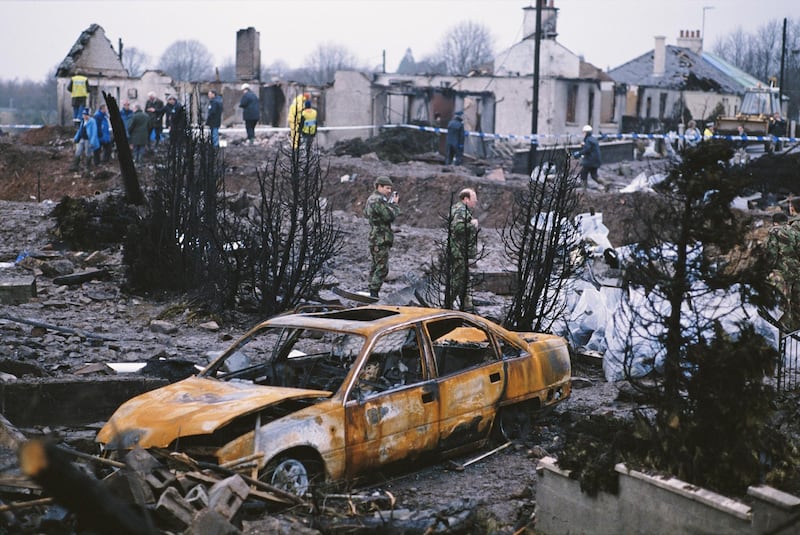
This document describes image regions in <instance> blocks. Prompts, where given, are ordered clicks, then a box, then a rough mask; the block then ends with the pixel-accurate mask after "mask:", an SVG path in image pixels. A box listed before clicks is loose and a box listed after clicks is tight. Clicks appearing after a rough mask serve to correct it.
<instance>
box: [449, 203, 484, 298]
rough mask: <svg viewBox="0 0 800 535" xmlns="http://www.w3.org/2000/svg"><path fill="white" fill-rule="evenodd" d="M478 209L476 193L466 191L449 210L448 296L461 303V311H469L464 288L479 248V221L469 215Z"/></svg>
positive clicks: (467, 295) (466, 293) (465, 288)
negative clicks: (449, 283) (470, 264)
mask: <svg viewBox="0 0 800 535" xmlns="http://www.w3.org/2000/svg"><path fill="white" fill-rule="evenodd" d="M477 205H478V195H477V193H475V190H473V189H470V188H465V189H463V190H461V192H460V193H459V194H458V202H457V203H455V204H454V205H453V206H452V207H451V208H450V229H449V232H450V247H449V253H450V258H449V260H450V262H449V264H450V268H451V271H450V273H451V278H450V281H451V285H450V287H451V294H450V295H451V296H452V298H453V300H455V298H458V299H459V300H460V301H461V304H462V306H461V309H462V310H471V309H472V300H471V299H470V297H469V294H468V292H467V287H466V285H467V278H468V269H469V263H470V262H469V261H470V259H474V258H475V255H476V254H477V248H478V220H477V219H475V217H473V215H472V210H474V209H475V207H476V206H477Z"/></svg>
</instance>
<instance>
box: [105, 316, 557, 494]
mask: <svg viewBox="0 0 800 535" xmlns="http://www.w3.org/2000/svg"><path fill="white" fill-rule="evenodd" d="M570 379H571V376H570V359H569V353H568V350H567V344H566V341H565V340H564V339H563V338H561V337H558V336H552V335H545V334H536V333H516V332H511V331H508V330H506V329H504V328H502V327H500V326H499V325H496V324H494V323H492V322H490V321H488V320H486V319H483V318H481V317H479V316H475V315H472V314H467V313H463V312H458V311H452V310H438V309H430V308H417V307H389V306H365V307H358V308H353V309H343V310H335V311H329V312H313V313H297V314H287V315H282V316H277V317H274V318H272V319H269V320H267V321H265V322H263V323H261V324H259V325H257V326H256V327H254V328H253V329H251V330H250V331H249V332H247V333H246V334H245V335H244V336H242V338H240V339H239V340H238V341H237V342H235V343H234V344H233V345H232V346H231V347H230V348H229V349H228V350H227V351H225V352H224V353H223V354H222V355H220V356H219V357H218V358H217V359H215V360H214V361H213V362H212V363H211V364H210V365H209V366H208V367H207V368H205V369H204V370H203V371H202V372H200V373H199V374H198V375H196V376H193V377H190V378H188V379H185V380H183V381H180V382H177V383H174V384H171V385H168V386H165V387H163V388H159V389H157V390H153V391H151V392H148V393H145V394H142V395H140V396H137V397H135V398H133V399H131V400H129V401H127V402H126V403H124V404H123V405H122V406H121V407H120V408H119V409H117V411H116V412H115V413H114V414H113V416H112V417H111V419H110V420H109V421H108V422H107V423H106V425H105V426H104V427H103V428H102V429H101V431H100V433H99V434H98V436H97V441H98V442H99V443H100V444H101V446H102V448H103V449H104V450H106V451H108V452H114V451H117V452H120V451H125V450H130V449H132V448H135V447H142V448H145V449H156V448H158V449H164V450H167V451H181V452H184V453H186V454H187V455H189V456H191V457H192V458H194V459H196V460H202V461H206V462H213V463H218V464H226V466H234V465H236V464H237V463H239V462H240V461H243V460H247V459H249V460H255V463H256V466H255V467H254V472H256V471H257V474H258V476H259V477H260V478H261V479H262V480H263V481H265V482H267V483H270V484H272V485H274V486H276V487H279V488H281V489H283V490H286V491H289V492H292V493H295V494H298V495H302V494H305V493H306V492H308V491H309V489H310V485H312V484H314V483H315V482H321V481H334V482H335V481H343V480H352V479H353V478H355V477H356V476H357V475H359V474H363V473H365V472H366V471H369V470H371V469H375V468H378V467H381V466H384V465H387V464H389V463H394V462H396V461H401V460H413V459H415V458H417V457H419V456H422V455H425V454H431V453H433V454H442V455H447V454H453V453H456V452H458V451H461V450H463V449H465V448H474V447H479V446H481V445H483V444H485V443H486V442H487V441H488V440H489V439H490V437H491V436H492V432H493V431H494V432H497V433H500V434H503V433H507V429H508V428H509V426H510V424H512V423H514V424H516V423H518V422H519V421H521V420H525V419H527V418H529V417H530V415H533V414H535V413H536V412H537V410H538V409H543V408H547V407H552V406H553V405H554V404H556V403H558V402H559V401H561V400H563V399H565V398H566V397H567V396H569V394H570ZM251 462H252V461H251Z"/></svg>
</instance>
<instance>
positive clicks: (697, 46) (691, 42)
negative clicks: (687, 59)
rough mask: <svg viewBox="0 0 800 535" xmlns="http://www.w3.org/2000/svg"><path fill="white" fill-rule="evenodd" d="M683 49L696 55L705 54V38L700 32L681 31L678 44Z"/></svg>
mask: <svg viewBox="0 0 800 535" xmlns="http://www.w3.org/2000/svg"><path fill="white" fill-rule="evenodd" d="M676 44H677V45H678V46H679V47H681V48H688V49H689V50H691V51H692V52H694V53H695V54H702V53H703V37H702V36H701V35H700V30H681V33H680V35H679V36H678V42H677V43H676Z"/></svg>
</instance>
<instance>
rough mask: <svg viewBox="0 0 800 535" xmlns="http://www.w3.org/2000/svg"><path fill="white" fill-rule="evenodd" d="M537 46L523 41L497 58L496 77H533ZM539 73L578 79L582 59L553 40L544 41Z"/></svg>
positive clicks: (495, 63)
mask: <svg viewBox="0 0 800 535" xmlns="http://www.w3.org/2000/svg"><path fill="white" fill-rule="evenodd" d="M535 48H536V44H535V42H534V41H533V40H532V39H528V40H525V41H521V42H519V43H517V44H515V45H514V46H512V47H511V48H509V49H507V50H504V51H503V52H500V53H499V54H497V55H496V56H495V61H494V74H495V75H496V76H531V75H532V74H533V54H534V51H535ZM539 72H540V73H541V74H542V75H544V74H546V75H547V76H553V77H560V78H578V76H579V74H580V58H579V57H578V56H576V55H575V54H573V53H572V52H570V51H569V50H568V49H567V48H566V47H564V46H563V45H561V44H560V43H558V42H557V41H554V40H551V39H542V41H541V42H540V46H539Z"/></svg>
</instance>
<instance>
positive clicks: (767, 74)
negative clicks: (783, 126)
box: [712, 18, 800, 118]
mask: <svg viewBox="0 0 800 535" xmlns="http://www.w3.org/2000/svg"><path fill="white" fill-rule="evenodd" d="M782 45H783V19H774V20H771V21H769V22H767V23H766V24H764V25H763V26H761V27H760V28H758V29H757V30H756V31H755V32H753V33H746V32H745V31H744V30H742V28H741V27H740V28H738V29H737V30H735V31H734V32H732V33H730V34H728V35H727V36H725V37H723V38H721V39H719V40H718V41H717V42H716V43H715V44H714V47H713V49H712V50H713V53H714V54H716V55H717V56H719V57H721V58H722V59H724V60H726V61H728V62H730V63H732V64H734V65H735V66H737V67H738V68H740V69H742V70H743V71H745V72H746V73H748V74H751V75H753V76H755V77H756V78H758V79H759V80H763V81H765V82H768V81H770V80H773V81H774V82H775V85H776V86H777V85H779V84H780V75H781V52H782V51H781V48H782ZM782 90H783V94H784V95H785V96H788V97H789V98H790V101H789V117H791V118H797V114H798V111H800V18H796V19H787V24H786V44H785V50H784V67H783V87H782Z"/></svg>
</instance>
